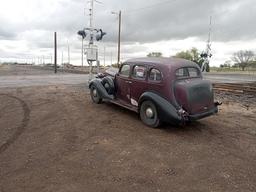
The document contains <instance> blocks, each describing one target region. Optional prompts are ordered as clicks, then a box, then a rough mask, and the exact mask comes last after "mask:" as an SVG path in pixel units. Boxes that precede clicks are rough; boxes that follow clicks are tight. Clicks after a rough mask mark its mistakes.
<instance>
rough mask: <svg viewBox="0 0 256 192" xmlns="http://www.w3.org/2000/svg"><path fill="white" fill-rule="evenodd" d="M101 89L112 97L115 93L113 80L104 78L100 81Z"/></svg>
mask: <svg viewBox="0 0 256 192" xmlns="http://www.w3.org/2000/svg"><path fill="white" fill-rule="evenodd" d="M101 83H102V85H103V87H104V88H105V89H106V91H107V93H108V94H109V95H113V94H114V92H115V85H114V81H113V79H111V78H110V77H104V78H103V79H102V81H101Z"/></svg>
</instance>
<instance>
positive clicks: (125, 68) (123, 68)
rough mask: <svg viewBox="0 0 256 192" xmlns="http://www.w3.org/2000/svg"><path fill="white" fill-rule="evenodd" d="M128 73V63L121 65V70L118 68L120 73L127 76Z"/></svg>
mask: <svg viewBox="0 0 256 192" xmlns="http://www.w3.org/2000/svg"><path fill="white" fill-rule="evenodd" d="M129 74H130V65H127V64H125V65H123V66H122V68H121V70H120V75H123V76H127V77H128V76H129Z"/></svg>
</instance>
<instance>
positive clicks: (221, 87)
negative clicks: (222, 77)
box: [213, 82, 256, 95]
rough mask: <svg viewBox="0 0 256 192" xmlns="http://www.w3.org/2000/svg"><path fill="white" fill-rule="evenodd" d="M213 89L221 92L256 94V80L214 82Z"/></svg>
mask: <svg viewBox="0 0 256 192" xmlns="http://www.w3.org/2000/svg"><path fill="white" fill-rule="evenodd" d="M213 89H214V90H215V91H220V92H232V93H240V94H253V95H256V82H253V83H214V84H213Z"/></svg>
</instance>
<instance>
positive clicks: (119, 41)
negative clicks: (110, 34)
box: [111, 11, 122, 67]
mask: <svg viewBox="0 0 256 192" xmlns="http://www.w3.org/2000/svg"><path fill="white" fill-rule="evenodd" d="M111 13H112V14H115V15H118V46H117V66H118V67H120V49H121V25H122V11H119V12H118V13H117V12H111Z"/></svg>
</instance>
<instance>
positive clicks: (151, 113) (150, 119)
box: [140, 101, 161, 128]
mask: <svg viewBox="0 0 256 192" xmlns="http://www.w3.org/2000/svg"><path fill="white" fill-rule="evenodd" d="M140 119H141V120H142V122H143V123H144V124H146V125H147V126H150V127H153V128H157V127H158V126H159V125H160V124H161V121H160V119H159V117H158V113H157V109H156V106H155V104H154V103H153V102H152V101H144V102H143V103H142V104H141V107H140Z"/></svg>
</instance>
